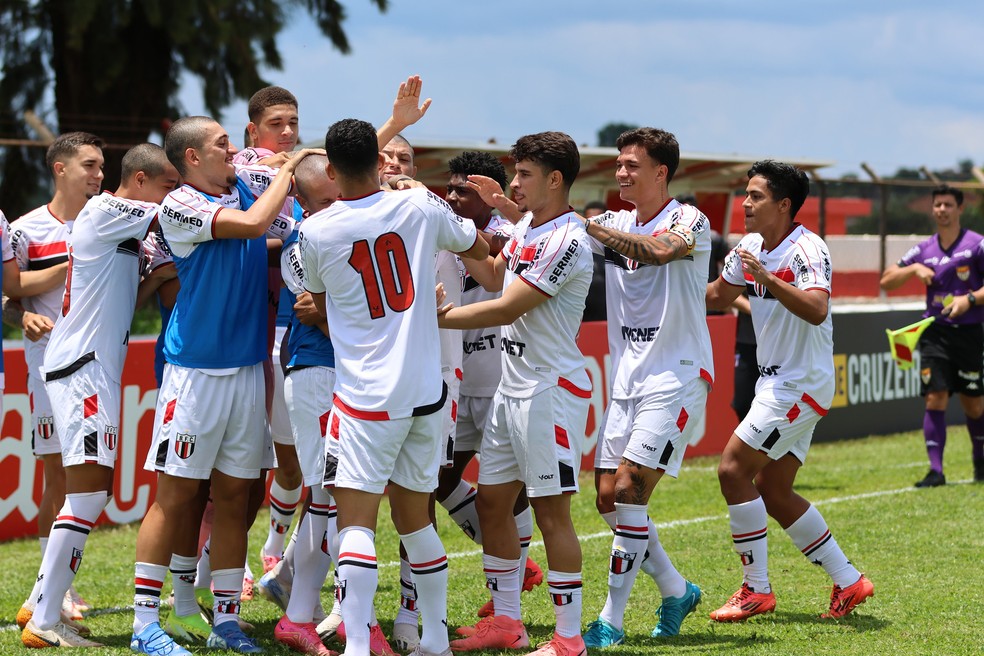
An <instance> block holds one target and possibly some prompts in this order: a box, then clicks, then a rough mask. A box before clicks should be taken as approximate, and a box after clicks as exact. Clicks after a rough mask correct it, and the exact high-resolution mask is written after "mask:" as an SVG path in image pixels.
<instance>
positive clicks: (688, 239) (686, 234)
mask: <svg viewBox="0 0 984 656" xmlns="http://www.w3.org/2000/svg"><path fill="white" fill-rule="evenodd" d="M667 232H668V233H670V234H671V235H676V236H677V237H680V238H681V239H683V241H684V243H685V244H687V255H690V254H691V253H693V252H694V246H696V245H697V237H696V236H695V235H694V231H693V230H691V229H690V228H689V227H687V226H685V225H683V224H682V223H674V224H673V225H672V226H670V229H669V230H667Z"/></svg>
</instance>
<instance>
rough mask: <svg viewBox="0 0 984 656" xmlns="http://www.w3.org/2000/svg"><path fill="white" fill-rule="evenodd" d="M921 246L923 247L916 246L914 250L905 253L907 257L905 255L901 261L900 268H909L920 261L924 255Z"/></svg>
mask: <svg viewBox="0 0 984 656" xmlns="http://www.w3.org/2000/svg"><path fill="white" fill-rule="evenodd" d="M921 246H922V245H921V244H916V245H915V246H913V247H912V248H910V249H909V250H907V251H906V252H905V255H903V256H902V257H901V258H900V259H899V261H898V265H899V266H900V267H907V266H909V265H910V264H914V263H916V262H918V261H919V256H920V254H921V253H922V248H921Z"/></svg>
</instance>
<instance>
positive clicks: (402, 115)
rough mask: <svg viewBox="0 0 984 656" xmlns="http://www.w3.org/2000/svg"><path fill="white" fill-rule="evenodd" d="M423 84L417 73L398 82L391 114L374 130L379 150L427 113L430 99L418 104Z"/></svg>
mask: <svg viewBox="0 0 984 656" xmlns="http://www.w3.org/2000/svg"><path fill="white" fill-rule="evenodd" d="M423 86H424V83H423V82H422V81H421V80H420V76H419V75H411V76H410V77H408V78H407V81H406V82H401V83H400V88H399V89H397V91H396V100H394V101H393V114H392V115H391V116H390V117H389V118H388V119H386V122H385V123H383V126H382V127H381V128H379V130H378V131H377V132H376V139H377V141H378V142H379V149H380V150H382V149H383V148H385V147H386V144H388V143H389V142H390V141H391V140H392V139H393V137H395V136H396V135H397V134H399V133H400V132H401V131H402V130H403V129H405V128H407V127H409V126H411V125H413V124H414V123H416V122H417V121H419V120H420V119H422V118H423V117H424V114H426V113H427V110H428V109H429V108H430V106H431V99H430V98H428V99H427V100H425V101H424V102H423V104H419V103H420V91H421V89H422V88H423Z"/></svg>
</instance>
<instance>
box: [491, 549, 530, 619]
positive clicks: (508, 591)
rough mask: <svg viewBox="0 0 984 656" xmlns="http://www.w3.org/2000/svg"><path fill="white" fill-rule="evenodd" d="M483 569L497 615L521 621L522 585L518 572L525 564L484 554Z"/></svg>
mask: <svg viewBox="0 0 984 656" xmlns="http://www.w3.org/2000/svg"><path fill="white" fill-rule="evenodd" d="M482 567H483V568H484V569H485V585H486V586H488V588H489V590H490V591H491V592H492V604H493V605H494V606H495V614H496V615H503V616H505V617H509V618H511V619H514V620H518V619H520V613H519V591H520V583H519V576H518V574H517V571H522V569H523V563H522V562H521V561H519V560H511V559H508V558H497V557H495V556H490V555H489V554H482Z"/></svg>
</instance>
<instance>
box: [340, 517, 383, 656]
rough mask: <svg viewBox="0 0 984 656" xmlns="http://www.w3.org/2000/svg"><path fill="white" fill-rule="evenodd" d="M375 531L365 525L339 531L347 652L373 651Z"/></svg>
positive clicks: (377, 576)
mask: <svg viewBox="0 0 984 656" xmlns="http://www.w3.org/2000/svg"><path fill="white" fill-rule="evenodd" d="M374 538H375V533H373V532H372V531H370V530H369V529H368V528H365V527H364V526H348V527H346V528H344V529H342V530H341V531H339V533H338V544H339V546H338V551H339V553H338V564H337V569H336V572H337V576H336V580H335V585H336V588H337V591H336V592H337V594H338V600H339V602H340V603H341V605H342V620H343V621H344V622H345V651H346V652H348V651H350V650H351V653H353V654H368V653H369V626H370V622H371V621H372V612H373V610H372V599H373V597H374V596H375V595H376V586H377V585H378V583H379V572H378V570H377V569H376V545H375V544H374V542H373V540H374Z"/></svg>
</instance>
